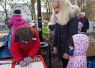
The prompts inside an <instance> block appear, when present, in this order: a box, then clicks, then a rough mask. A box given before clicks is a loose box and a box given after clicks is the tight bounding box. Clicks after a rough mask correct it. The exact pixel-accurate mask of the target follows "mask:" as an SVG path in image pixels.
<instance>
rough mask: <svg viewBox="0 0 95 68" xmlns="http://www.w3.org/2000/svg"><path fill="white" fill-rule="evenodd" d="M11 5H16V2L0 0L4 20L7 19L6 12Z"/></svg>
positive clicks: (13, 0)
mask: <svg viewBox="0 0 95 68" xmlns="http://www.w3.org/2000/svg"><path fill="white" fill-rule="evenodd" d="M12 3H16V0H0V6H1V7H2V8H3V10H4V12H5V15H6V19H8V10H9V8H11V7H12V6H13V5H12Z"/></svg>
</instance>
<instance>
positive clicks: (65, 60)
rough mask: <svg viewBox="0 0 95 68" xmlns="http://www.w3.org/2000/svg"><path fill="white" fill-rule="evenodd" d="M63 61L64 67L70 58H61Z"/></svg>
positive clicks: (64, 67)
mask: <svg viewBox="0 0 95 68" xmlns="http://www.w3.org/2000/svg"><path fill="white" fill-rule="evenodd" d="M61 61H62V64H63V68H66V67H67V64H68V59H64V58H61Z"/></svg>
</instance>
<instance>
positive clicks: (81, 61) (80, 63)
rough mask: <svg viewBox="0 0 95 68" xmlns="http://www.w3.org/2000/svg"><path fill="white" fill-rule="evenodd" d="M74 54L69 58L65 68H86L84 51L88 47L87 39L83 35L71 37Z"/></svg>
mask: <svg viewBox="0 0 95 68" xmlns="http://www.w3.org/2000/svg"><path fill="white" fill-rule="evenodd" d="M72 38H73V42H74V54H73V56H70V58H69V62H68V65H67V68H87V59H86V51H87V49H88V46H89V38H88V36H87V35H84V34H75V35H73V37H72Z"/></svg>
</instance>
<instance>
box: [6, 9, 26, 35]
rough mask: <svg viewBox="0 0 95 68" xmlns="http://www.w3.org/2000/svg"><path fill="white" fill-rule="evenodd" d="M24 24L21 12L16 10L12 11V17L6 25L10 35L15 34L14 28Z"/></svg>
mask: <svg viewBox="0 0 95 68" xmlns="http://www.w3.org/2000/svg"><path fill="white" fill-rule="evenodd" d="M24 24H26V21H25V20H24V19H23V17H22V16H21V11H20V10H19V9H16V10H15V11H14V14H13V16H12V17H11V18H10V20H9V21H8V23H7V25H8V27H9V28H11V31H12V34H13V33H14V32H15V30H16V28H17V27H19V26H21V25H24Z"/></svg>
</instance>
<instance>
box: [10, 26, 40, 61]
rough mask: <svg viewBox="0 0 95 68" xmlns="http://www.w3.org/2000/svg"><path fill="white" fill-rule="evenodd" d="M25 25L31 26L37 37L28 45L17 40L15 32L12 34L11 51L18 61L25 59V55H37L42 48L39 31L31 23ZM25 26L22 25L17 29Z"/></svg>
mask: <svg viewBox="0 0 95 68" xmlns="http://www.w3.org/2000/svg"><path fill="white" fill-rule="evenodd" d="M23 26H27V27H29V28H31V30H32V32H34V34H35V38H36V39H35V40H32V41H31V42H29V43H28V44H27V45H23V44H21V43H20V42H18V41H15V33H14V35H12V36H11V42H10V44H11V46H10V52H11V54H12V56H13V58H14V59H15V60H16V62H20V61H21V60H23V59H24V58H25V57H28V56H30V57H31V58H33V57H35V56H36V54H37V53H38V51H39V49H40V40H39V37H38V33H37V31H36V30H35V29H34V28H33V27H31V26H29V25H23ZM23 26H20V27H18V28H17V29H19V28H21V27H23Z"/></svg>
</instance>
